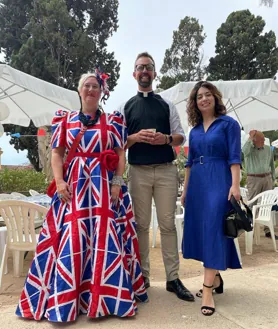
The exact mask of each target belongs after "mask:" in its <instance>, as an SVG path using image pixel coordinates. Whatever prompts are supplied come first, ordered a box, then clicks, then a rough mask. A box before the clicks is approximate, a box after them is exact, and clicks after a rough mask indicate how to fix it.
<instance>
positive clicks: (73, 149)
mask: <svg viewBox="0 0 278 329" xmlns="http://www.w3.org/2000/svg"><path fill="white" fill-rule="evenodd" d="M87 129H88V127H87V126H84V125H83V127H82V128H81V130H80V131H79V133H78V134H77V136H76V137H75V140H74V141H73V143H72V145H71V148H70V150H69V153H68V155H67V158H66V161H65V167H66V168H65V169H67V168H68V166H69V164H70V162H71V160H72V159H73V157H74V155H75V152H76V150H77V146H78V144H79V143H80V141H81V138H82V137H83V135H84V133H85V131H86V130H87ZM100 129H101V139H102V147H103V151H104V150H105V149H106V146H107V141H108V137H107V125H106V115H105V114H104V113H102V114H101V116H100Z"/></svg>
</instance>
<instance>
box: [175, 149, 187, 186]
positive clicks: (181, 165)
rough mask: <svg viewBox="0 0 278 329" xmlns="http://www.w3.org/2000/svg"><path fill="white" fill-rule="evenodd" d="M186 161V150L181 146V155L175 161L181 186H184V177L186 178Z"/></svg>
mask: <svg viewBox="0 0 278 329" xmlns="http://www.w3.org/2000/svg"><path fill="white" fill-rule="evenodd" d="M186 160H187V158H186V156H185V154H184V148H183V147H182V146H181V148H180V153H179V154H178V155H177V158H176V160H175V164H176V166H177V169H178V174H179V183H180V185H182V184H183V181H184V176H185V168H184V166H185V163H186Z"/></svg>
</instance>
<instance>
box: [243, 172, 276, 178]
mask: <svg viewBox="0 0 278 329" xmlns="http://www.w3.org/2000/svg"><path fill="white" fill-rule="evenodd" d="M269 175H271V172H267V173H265V174H247V176H251V177H266V176H269Z"/></svg>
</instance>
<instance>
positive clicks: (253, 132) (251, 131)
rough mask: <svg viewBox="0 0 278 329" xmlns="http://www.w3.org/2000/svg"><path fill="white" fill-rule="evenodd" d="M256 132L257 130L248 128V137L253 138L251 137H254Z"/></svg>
mask: <svg viewBox="0 0 278 329" xmlns="http://www.w3.org/2000/svg"><path fill="white" fill-rule="evenodd" d="M256 132H257V130H250V132H249V138H250V139H251V140H253V138H254V137H255V135H256Z"/></svg>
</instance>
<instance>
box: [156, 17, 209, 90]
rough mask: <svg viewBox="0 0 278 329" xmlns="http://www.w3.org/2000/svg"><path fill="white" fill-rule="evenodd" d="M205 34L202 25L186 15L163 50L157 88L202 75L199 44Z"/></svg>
mask: <svg viewBox="0 0 278 329" xmlns="http://www.w3.org/2000/svg"><path fill="white" fill-rule="evenodd" d="M205 38H206V35H205V33H204V28H203V25H200V24H199V21H198V20H197V19H196V18H194V17H189V16H186V17H185V18H184V19H182V20H181V22H180V24H179V28H178V30H177V31H174V33H173V42H172V46H171V48H169V49H167V50H166V51H165V57H164V62H163V65H162V68H161V70H160V72H161V73H162V74H164V75H163V76H162V77H161V78H159V81H160V84H159V85H158V88H162V89H167V88H170V87H172V86H173V85H175V84H176V83H178V82H180V81H194V80H200V79H202V77H203V73H204V70H203V66H202V60H203V54H202V51H201V46H202V45H203V43H204V40H205Z"/></svg>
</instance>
